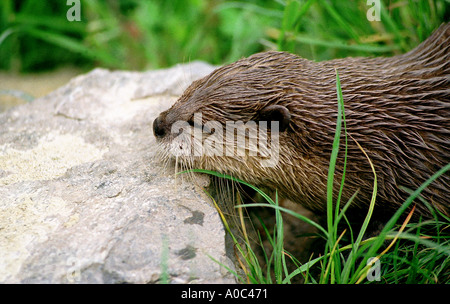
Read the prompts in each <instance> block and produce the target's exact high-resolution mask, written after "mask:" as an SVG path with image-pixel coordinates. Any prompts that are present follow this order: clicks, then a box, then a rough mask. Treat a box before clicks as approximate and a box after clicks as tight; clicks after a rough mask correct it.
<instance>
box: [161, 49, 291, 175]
mask: <svg viewBox="0 0 450 304" xmlns="http://www.w3.org/2000/svg"><path fill="white" fill-rule="evenodd" d="M286 56H290V55H288V54H286V53H280V52H269V53H263V54H256V55H253V56H251V57H249V58H245V59H241V60H239V61H237V62H235V63H233V64H230V65H227V66H224V67H221V68H219V69H217V70H215V71H214V72H212V73H211V74H210V75H208V76H206V77H205V78H203V79H200V80H197V81H195V82H193V83H192V84H191V85H190V86H189V87H188V88H187V90H186V91H185V92H184V93H183V95H182V96H181V97H180V98H179V99H178V101H177V102H176V103H175V104H174V105H173V106H172V107H171V108H170V109H169V110H167V111H165V112H162V113H161V114H160V115H159V116H158V117H157V118H156V119H155V120H154V122H153V132H154V135H155V137H156V139H157V142H158V144H159V148H160V151H162V153H163V155H164V158H169V159H176V160H177V163H178V164H180V165H183V167H184V168H199V169H208V170H215V171H219V172H222V173H227V174H231V175H233V176H236V177H239V178H246V177H251V176H252V175H254V174H257V176H258V180H260V179H261V178H262V179H264V176H263V175H264V171H265V170H264V168H265V167H276V166H278V162H279V161H280V159H279V155H280V150H279V149H280V148H281V147H280V142H279V140H280V138H281V137H284V136H285V134H286V133H287V132H288V130H289V128H290V123H291V112H290V110H289V107H288V106H287V105H286V102H285V101H286V100H285V97H286V94H288V93H289V92H286V90H285V88H284V87H283V86H282V85H281V84H280V85H278V86H277V85H276V83H277V82H278V81H280V80H281V79H286V77H285V76H283V75H281V74H280V71H281V72H283V71H284V69H283V68H282V67H281V68H280V65H282V64H283V62H286V58H283V57H286ZM250 180H252V178H250Z"/></svg>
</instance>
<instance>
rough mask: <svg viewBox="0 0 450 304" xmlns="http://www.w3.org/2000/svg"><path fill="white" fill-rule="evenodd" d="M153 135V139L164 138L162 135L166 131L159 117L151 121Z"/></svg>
mask: <svg viewBox="0 0 450 304" xmlns="http://www.w3.org/2000/svg"><path fill="white" fill-rule="evenodd" d="M153 134H154V135H155V137H159V138H161V137H164V135H165V134H166V131H165V129H164V127H163V124H162V119H161V116H158V117H157V118H156V119H155V120H154V121H153Z"/></svg>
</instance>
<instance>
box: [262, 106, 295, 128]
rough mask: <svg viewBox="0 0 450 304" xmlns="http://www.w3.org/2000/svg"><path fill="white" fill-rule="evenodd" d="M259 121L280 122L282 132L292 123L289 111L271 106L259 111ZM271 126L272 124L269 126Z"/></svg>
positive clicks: (282, 107)
mask: <svg viewBox="0 0 450 304" xmlns="http://www.w3.org/2000/svg"><path fill="white" fill-rule="evenodd" d="M258 120H259V121H267V122H270V121H278V122H279V123H280V129H279V131H280V132H283V131H284V130H286V129H287V127H288V126H289V122H290V121H291V113H289V110H288V109H287V108H286V107H284V106H280V105H270V106H267V107H265V108H263V109H262V110H260V111H259V115H258ZM268 125H269V126H270V124H268Z"/></svg>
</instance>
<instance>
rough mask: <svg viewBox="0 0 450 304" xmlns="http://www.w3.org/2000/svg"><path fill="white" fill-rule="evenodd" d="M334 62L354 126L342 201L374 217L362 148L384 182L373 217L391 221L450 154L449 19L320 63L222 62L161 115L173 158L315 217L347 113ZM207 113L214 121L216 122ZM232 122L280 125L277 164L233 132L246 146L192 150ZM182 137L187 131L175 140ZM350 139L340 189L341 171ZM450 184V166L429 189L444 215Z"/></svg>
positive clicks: (272, 55) (261, 58) (426, 195)
mask: <svg viewBox="0 0 450 304" xmlns="http://www.w3.org/2000/svg"><path fill="white" fill-rule="evenodd" d="M336 70H337V71H338V73H339V77H340V83H341V88H342V94H343V99H344V109H345V122H346V130H347V133H348V135H349V137H348V142H347V162H346V171H345V183H344V188H343V192H342V198H343V200H344V201H347V200H349V199H350V198H351V197H352V195H354V194H355V193H357V194H356V197H355V199H354V200H353V202H352V204H351V205H350V207H349V209H348V210H347V211H349V213H348V214H350V215H351V216H354V217H358V216H360V217H361V216H364V217H365V215H366V211H367V209H368V206H369V203H370V200H371V196H372V191H373V186H374V175H373V171H372V168H371V166H370V163H369V161H368V159H367V157H366V156H365V154H364V153H363V151H362V150H361V148H362V149H363V150H364V151H365V152H366V153H367V156H368V158H369V159H370V161H371V162H372V163H373V166H374V168H375V171H376V175H377V180H378V183H377V185H378V191H377V197H376V205H375V209H374V213H373V217H376V218H379V219H380V220H383V219H389V217H390V216H392V214H393V213H394V212H395V211H396V210H397V209H398V208H399V207H400V206H401V204H402V203H403V202H404V201H405V200H406V198H407V197H408V196H409V194H410V193H408V191H407V189H411V190H415V189H417V188H418V187H419V186H420V185H421V184H422V183H424V182H425V181H426V180H427V179H429V178H430V177H431V176H432V175H433V174H434V173H436V172H437V171H438V170H440V169H441V168H443V167H444V166H446V165H447V164H449V163H450V23H447V24H443V25H441V26H440V27H439V28H438V29H437V30H436V31H435V32H434V33H433V34H432V35H431V36H430V37H429V38H428V39H426V40H425V41H424V42H422V43H421V44H420V45H419V46H417V47H416V48H415V49H413V50H411V51H409V52H408V53H405V54H402V55H396V56H393V57H373V58H366V57H358V58H343V59H334V60H329V61H323V62H312V61H309V60H307V59H304V58H301V57H299V56H297V55H294V54H290V53H287V52H277V51H268V52H262V53H257V54H254V55H252V56H250V57H248V58H243V59H241V60H238V61H236V62H234V63H231V64H229V65H225V66H222V67H220V68H218V69H216V70H215V71H213V72H212V73H211V74H210V75H208V76H206V77H204V78H202V79H200V80H197V81H194V82H193V83H192V84H191V85H190V86H189V87H188V88H187V89H186V91H185V92H184V93H183V94H182V96H181V97H180V98H179V99H178V100H177V102H176V103H175V104H174V105H173V106H172V107H171V108H170V109H168V110H167V111H164V112H162V113H161V114H160V115H159V116H158V117H157V118H156V119H155V120H154V122H153V132H154V135H155V137H156V139H157V143H158V146H159V148H160V150H161V151H163V157H164V158H165V159H166V160H167V159H176V161H177V162H178V163H179V164H182V165H184V166H185V167H186V168H200V169H206V170H214V171H218V172H222V173H226V174H229V175H232V176H234V177H237V178H240V179H243V180H245V181H246V182H248V183H251V184H254V185H256V186H264V187H266V188H269V189H274V190H275V189H276V190H277V191H278V193H279V194H280V195H281V196H283V197H285V198H287V199H290V200H291V201H293V202H296V203H299V204H301V205H303V206H304V207H306V208H307V209H310V210H311V211H313V212H314V213H316V214H319V215H320V214H324V213H326V201H327V199H326V197H327V192H326V188H327V187H326V185H327V174H328V167H329V162H330V155H331V151H332V144H333V138H334V135H335V131H336V121H337V116H338V97H337V90H336ZM196 113H201V120H200V121H198V120H197V121H196V120H195V114H196ZM177 121H184V122H186V124H185V125H184V129H190V132H191V133H189V132H179V131H175V132H174V131H173V129H174V128H173V127H174V124H175V123H176V122H177ZM208 121H214V122H215V125H213V127H212V128H211V127H210V126H209V127H208V128H206V127H205V125H206V124H207V122H208ZM229 121H232V122H236V121H241V122H243V123H247V122H251V121H254V122H262V121H267V122H277V124H274V125H273V126H274V127H273V128H271V127H268V128H267V134H268V137H270V134H271V132H272V133H274V134H275V131H278V133H277V135H278V137H277V140H279V157H278V159H277V162H276V164H275V165H273V166H263V165H262V156H261V155H260V154H256V155H255V154H252V153H250V148H248V146H246V145H242V143H238V142H236V140H231V139H230V138H231V137H229V138H227V139H225V140H224V141H223V144H224V145H225V146H226V148H230V147H231V148H232V149H234V148H241V149H244V150H245V151H246V153H244V154H239V155H211V154H208V153H198V154H195V153H194V150H195V148H194V149H189V150H186V148H187V146H189V147H188V148H191V146H192V147H193V146H196V145H198V144H201V143H204V142H205V140H206V139H207V138H208V136H209V135H211V134H213V133H214V132H213V131H214V130H213V129H219V128H220V127H223V128H224V129H225V127H226V123H227V122H229ZM268 125H270V126H272V125H271V124H269V123H268ZM214 126H215V127H214ZM259 126H260V125H259ZM275 127H278V128H277V129H278V130H276V129H274V128H275ZM177 130H178V129H177ZM274 130H275V131H274ZM195 132H200V133H201V135H202V136H201V138H200V140H199V139H197V140H193V141H190V140H189V139H190V138H192V134H193V133H195ZM250 133H251V132H250V131H248V130H247V131H246V133H245V134H246V136H247V137H249V134H250ZM181 134H188V135H185V137H182V136H181ZM342 136H343V134H342ZM177 138H178V139H180V138H182V139H181V141H178V142H176V139H177ZM343 138H344V137H341V140H340V149H339V153H338V159H337V165H336V174H335V181H334V185H335V189H333V191H334V196H335V197H336V195H337V193H338V191H339V186H340V181H341V178H342V173H343V164H344V151H345V149H344V148H345V147H344V140H343ZM175 142H176V143H175ZM269 142H270V141H269ZM358 144H359V145H358ZM174 145H175V146H176V147H177V148H178V149H179V150H180V149H181V150H183V149H185V151H189V152H188V153H185V154H182V155H178V156H176V155H175V154H176V153H171V151H173V149H174ZM183 145H184V146H183ZM186 145H187V146H186ZM359 146H360V147H361V148H360V147H359ZM194 154H195V155H194ZM449 185H450V175H449V172H445V173H444V174H443V175H441V176H440V177H439V178H438V179H436V180H435V181H434V182H432V183H431V184H430V185H429V186H428V187H427V188H425V190H423V191H422V192H421V197H422V198H423V199H425V200H426V201H428V203H430V204H431V205H432V206H433V207H434V208H435V209H437V210H438V211H439V212H441V213H443V214H444V215H446V216H449V215H450V212H449V203H450V187H449ZM415 204H416V210H415V212H414V215H415V216H423V217H427V218H429V217H431V216H432V212H431V211H430V210H429V209H428V208H427V207H426V204H424V203H423V202H422V201H421V200H419V199H416V200H415Z"/></svg>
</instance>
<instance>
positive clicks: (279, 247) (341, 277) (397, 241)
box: [192, 72, 450, 284]
mask: <svg viewBox="0 0 450 304" xmlns="http://www.w3.org/2000/svg"><path fill="white" fill-rule="evenodd" d="M336 90H337V93H338V120H337V125H336V132H335V137H334V141H333V149H332V153H331V157H330V166H329V171H328V183H327V225H326V227H322V226H321V225H320V224H318V223H316V222H314V221H312V220H311V219H309V218H307V217H305V216H303V215H300V214H297V213H295V212H293V211H291V210H288V209H286V208H283V207H281V206H279V204H278V196H277V195H276V196H275V199H272V198H271V197H270V196H269V195H267V194H266V193H264V192H263V191H262V190H260V189H259V188H257V187H255V186H253V185H251V184H249V183H247V182H245V181H243V180H240V179H237V178H235V177H232V176H229V175H226V174H221V173H218V172H214V171H208V170H201V169H195V170H192V171H193V172H199V173H207V174H211V175H214V176H216V177H219V178H226V179H230V180H232V181H233V182H237V183H241V184H243V185H246V186H248V187H250V188H251V189H253V190H254V191H256V192H257V193H258V194H260V195H261V196H262V198H263V199H264V200H265V201H266V203H256V204H247V205H238V206H236V208H243V207H246V208H252V207H266V208H272V209H274V211H275V222H276V224H275V228H274V229H273V233H270V232H269V229H268V228H267V227H266V226H265V225H264V223H263V224H262V226H263V228H264V231H265V235H266V236H267V237H268V240H269V243H270V245H271V250H270V252H267V251H266V250H265V249H264V246H263V245H262V241H261V248H263V252H264V260H265V265H264V264H263V265H261V263H260V262H259V260H258V258H257V254H256V253H255V251H254V248H252V246H251V245H250V244H251V242H250V240H249V238H248V236H247V235H246V233H244V237H243V238H244V240H245V242H244V244H242V242H241V241H240V239H238V237H236V236H234V235H233V232H232V230H231V229H230V225H229V224H228V222H227V219H226V217H225V216H224V213H223V212H222V211H221V210H220V208H218V207H217V204H216V207H217V209H218V211H219V213H220V215H221V217H222V220H223V222H224V224H225V228H226V229H227V231H228V233H230V235H231V237H232V238H233V241H234V243H235V247H236V248H237V249H238V251H239V253H240V258H239V259H238V260H239V263H240V265H241V267H242V268H243V269H244V272H245V274H246V277H242V276H239V275H238V274H237V273H236V272H233V273H234V274H235V275H236V277H237V278H238V280H239V281H241V282H242V283H268V284H271V283H277V284H285V283H291V281H292V280H293V279H294V277H295V276H299V275H301V276H303V279H304V281H305V282H306V283H321V284H328V283H332V284H333V283H338V284H353V283H371V282H374V283H378V282H380V283H449V282H450V270H449V269H450V267H449V266H450V264H449V262H450V245H449V241H450V233H449V230H450V219H449V218H447V217H445V216H444V215H442V214H438V212H437V211H433V212H434V215H435V219H434V220H428V221H420V222H419V223H409V221H410V216H408V217H406V220H405V221H404V222H403V223H398V221H399V219H400V217H401V216H402V215H403V214H404V213H405V212H406V210H407V208H408V207H409V206H410V205H411V203H412V202H413V201H414V199H419V194H420V193H421V191H422V190H423V189H425V188H426V187H427V186H428V185H429V184H430V183H431V182H433V181H434V180H435V179H436V178H438V177H439V176H441V175H442V174H445V173H446V172H448V171H449V170H450V164H448V165H447V166H445V167H444V168H442V169H441V170H439V171H438V172H436V173H435V174H434V175H433V176H432V177H430V179H429V180H427V181H426V182H425V183H423V184H422V185H421V186H420V187H419V188H418V189H417V190H415V191H411V194H410V196H409V198H408V199H407V200H406V201H405V202H404V203H403V205H402V206H401V207H400V208H399V209H398V210H397V212H396V213H395V214H394V215H393V216H392V218H391V219H390V220H389V221H388V223H387V224H386V225H385V227H384V228H383V229H382V231H381V232H380V234H379V235H378V236H375V237H370V238H367V236H366V235H365V234H366V230H367V227H368V225H369V223H370V221H371V215H372V212H373V209H374V208H375V198H376V193H377V179H376V173H375V169H374V167H373V166H372V163H371V162H370V158H368V156H367V155H366V153H365V152H364V150H363V149H362V148H361V147H360V149H361V150H362V151H363V152H364V154H365V155H366V157H367V159H368V161H369V162H370V163H371V166H372V171H373V173H374V186H373V195H372V199H371V203H370V207H369V210H368V212H367V215H366V217H365V220H364V222H363V225H362V226H361V228H360V230H359V231H353V230H352V227H350V225H349V226H348V229H346V230H344V231H343V232H339V233H340V234H338V231H339V230H338V224H339V223H340V222H341V221H342V220H343V219H345V211H346V210H347V207H348V206H349V205H350V203H351V201H352V199H353V197H352V198H351V199H350V200H349V201H348V202H345V205H342V203H344V202H342V201H341V192H342V188H343V185H344V183H345V165H346V157H345V160H344V171H343V172H344V173H343V177H342V180H341V185H340V192H339V195H338V197H337V199H336V201H333V196H332V191H333V181H334V180H335V179H334V172H335V167H336V160H337V154H338V150H339V147H340V144H339V142H340V138H341V132H342V131H343V132H344V133H345V138H347V134H346V128H345V111H344V102H343V98H342V91H341V87H340V80H339V74H338V72H336ZM346 146H347V142H345V152H346ZM345 154H346V153H345ZM355 195H356V193H355ZM341 206H342V207H341ZM430 208H431V207H430ZM413 210H414V209H413ZM282 212H285V213H287V214H290V215H292V216H294V217H296V218H297V219H298V220H301V221H304V222H306V223H308V224H310V225H312V226H314V227H315V228H317V230H318V231H319V234H320V235H321V237H322V238H323V239H324V240H325V241H326V245H325V248H324V252H323V254H321V255H320V256H319V257H317V258H314V259H312V260H310V261H309V262H307V263H305V264H303V265H301V264H300V263H299V261H298V260H297V259H296V258H295V253H293V252H291V253H288V252H286V251H285V250H284V245H283V244H284V237H283V234H284V233H283V217H282ZM412 212H413V211H411V213H410V215H412ZM347 224H348V222H347ZM400 224H401V226H400ZM242 231H244V232H245V227H243V229H242ZM348 231H349V232H348ZM344 234H347V236H348V234H350V236H351V237H350V238H348V237H347V239H349V240H350V242H349V243H348V244H343V236H344ZM354 235H355V236H356V238H354V237H353V236H354ZM387 241H388V242H390V244H389V245H388V246H387V247H386V248H384V247H385V243H386V242H387ZM370 258H375V260H372V261H371V263H369V259H370ZM287 259H290V262H291V263H293V264H295V265H297V268H296V269H295V270H293V271H289V270H288V266H287V264H288V261H287ZM376 261H379V264H378V265H380V267H379V271H380V280H381V281H369V280H367V275H368V274H371V273H372V271H373V267H374V265H375V266H376V265H377V264H375V263H377V262H376ZM377 267H378V266H377ZM230 271H232V270H230ZM314 273H320V275H318V276H317V275H314Z"/></svg>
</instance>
